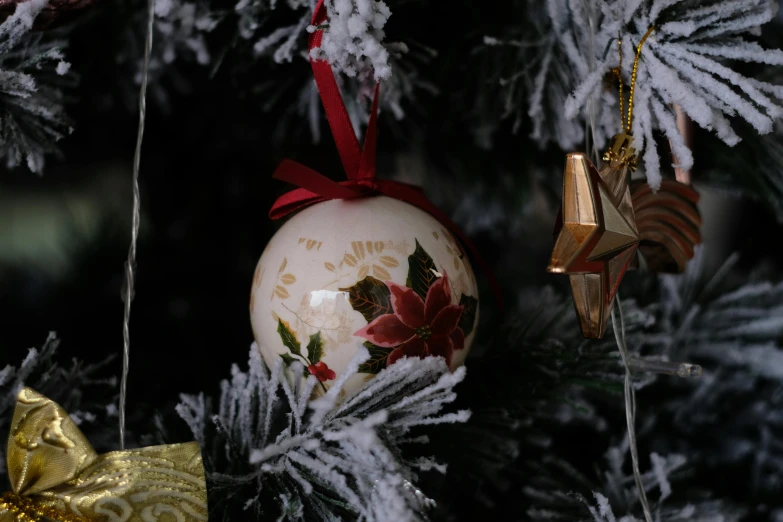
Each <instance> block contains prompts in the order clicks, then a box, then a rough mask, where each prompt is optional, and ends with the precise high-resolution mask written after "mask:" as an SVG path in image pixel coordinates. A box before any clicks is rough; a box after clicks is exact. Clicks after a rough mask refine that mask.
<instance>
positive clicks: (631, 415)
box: [612, 293, 653, 522]
mask: <svg viewBox="0 0 783 522" xmlns="http://www.w3.org/2000/svg"><path fill="white" fill-rule="evenodd" d="M614 299H615V302H614V306H612V329H613V330H614V337H615V339H616V340H617V348H618V349H619V350H620V357H622V359H623V365H624V366H625V421H626V423H627V425H628V446H629V448H630V450H631V464H632V466H633V478H634V480H635V481H636V489H637V491H638V493H639V500H640V501H641V503H642V511H644V519H645V520H646V521H647V522H653V518H652V512H651V511H650V503H649V501H648V500H647V492H646V491H645V489H644V484H643V482H642V472H641V471H640V470H639V448H638V446H637V444H636V392H635V391H634V389H633V381H632V373H631V365H630V362H629V361H630V357H629V356H628V346H627V345H626V343H625V319H624V317H623V307H622V305H621V303H620V294H619V293H618V294H616V295H615V297H614ZM615 308H617V310H618V312H619V316H620V328H618V327H617V319H616V317H615Z"/></svg>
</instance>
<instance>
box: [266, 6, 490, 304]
mask: <svg viewBox="0 0 783 522" xmlns="http://www.w3.org/2000/svg"><path fill="white" fill-rule="evenodd" d="M326 21H327V12H326V6H325V5H324V0H319V2H318V4H317V5H316V7H315V13H314V14H313V19H312V22H311V24H312V25H313V26H315V27H319V26H321V25H322V24H324V23H325V22H326ZM322 38H323V29H317V30H316V31H314V32H313V33H312V34H311V35H310V39H309V49H310V50H311V51H312V50H313V49H316V48H319V47H320V46H321V39H322ZM310 64H311V65H312V68H313V74H314V75H315V83H316V84H317V85H318V92H319V93H320V95H321V101H322V102H323V104H324V109H325V111H326V118H327V120H329V126H330V127H331V129H332V135H333V136H334V141H335V143H336V144H337V150H338V152H339V153H340V159H341V160H342V163H343V168H344V169H345V173H346V174H347V176H348V180H347V181H341V182H339V183H338V182H335V181H332V180H331V179H329V178H327V177H326V176H324V175H322V174H320V173H318V172H316V171H314V170H313V169H311V168H309V167H306V166H304V165H302V164H301V163H297V162H295V161H292V160H289V159H286V160H283V161H282V162H281V163H280V165H279V166H278V167H277V170H276V171H275V173H274V175H273V178H274V179H279V180H282V181H286V182H288V183H291V184H292V185H296V186H298V187H300V188H298V189H294V190H292V191H291V192H288V193H286V194H283V195H282V196H280V197H279V198H278V199H277V201H275V204H274V205H272V209H271V210H270V211H269V217H270V218H272V219H280V218H282V217H285V216H287V215H288V214H291V213H293V212H296V211H297V210H301V209H303V208H305V207H307V206H309V205H312V204H314V203H320V202H322V201H327V200H330V199H354V198H362V197H368V196H377V195H383V196H388V197H390V198H394V199H397V200H400V201H404V202H406V203H409V204H411V205H413V206H415V207H418V208H420V209H421V210H424V211H425V212H427V213H429V214H430V215H432V216H433V217H434V218H435V219H437V220H438V221H440V222H441V223H442V224H443V225H444V226H446V227H447V228H448V229H449V230H451V232H452V233H454V234H455V235H456V236H457V237H459V238H460V240H462V242H463V243H464V244H465V246H466V247H467V248H468V249H469V250H470V252H471V254H472V255H473V257H474V258H475V259H476V261H477V262H478V263H479V265H481V268H482V269H483V270H484V272H485V273H486V274H487V277H488V279H489V281H490V285H491V286H492V291H493V292H494V293H495V297H496V298H497V300H498V304H499V305H500V307H501V308H502V306H503V300H502V293H501V292H500V286H499V285H498V283H497V280H496V279H495V277H494V276H493V274H492V272H491V270H490V269H489V267H488V265H487V263H486V262H485V261H484V259H483V258H482V257H481V255H480V254H479V252H478V249H477V248H476V247H475V245H473V243H472V242H471V241H470V239H468V237H467V236H466V235H465V233H464V232H462V230H460V228H459V227H458V226H457V225H456V224H455V223H454V222H453V221H451V219H449V217H448V216H447V215H446V214H444V213H443V212H442V211H441V210H440V209H439V208H438V207H436V206H435V205H433V204H432V203H431V202H430V201H429V200H428V199H427V196H425V195H424V192H423V191H422V190H421V188H419V187H415V186H413V185H409V184H407V183H402V182H399V181H392V180H385V179H378V178H376V177H375V148H376V136H377V119H378V90H379V86H378V85H376V87H375V95H374V97H373V101H372V109H371V111H370V119H369V122H368V124H367V134H366V135H365V138H364V148H363V149H362V148H360V147H359V140H358V139H357V138H356V134H355V133H354V130H353V125H352V124H351V120H350V118H349V117H348V111H347V109H346V108H345V104H344V103H343V99H342V96H341V95H340V89H339V87H338V86H337V80H336V79H335V77H334V74H333V72H332V66H331V65H330V64H329V62H327V61H326V60H314V59H312V58H311V59H310Z"/></svg>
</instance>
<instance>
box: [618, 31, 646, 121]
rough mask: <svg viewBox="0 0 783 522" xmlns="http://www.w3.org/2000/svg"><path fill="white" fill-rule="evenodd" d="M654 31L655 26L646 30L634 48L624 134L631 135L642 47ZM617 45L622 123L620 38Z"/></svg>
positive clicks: (623, 107) (621, 49)
mask: <svg viewBox="0 0 783 522" xmlns="http://www.w3.org/2000/svg"><path fill="white" fill-rule="evenodd" d="M654 30H655V26H654V25H653V26H651V27H650V28H649V29H647V32H646V33H644V36H643V37H642V39H641V40H640V41H639V45H637V46H636V57H635V58H634V60H633V70H632V72H631V93H630V95H629V96H628V119H627V120H626V123H625V132H626V133H628V134H630V133H631V123H632V122H633V96H634V91H635V90H636V74H637V72H638V71H639V58H641V56H642V46H644V42H646V41H647V38H649V37H650V35H651V34H652V32H653V31H654ZM617 44H618V46H617V47H618V50H619V54H620V64H619V66H618V67H617V69H616V74H617V77H618V80H619V83H620V121H621V122H622V121H623V119H625V114H624V113H625V96H624V94H623V77H622V67H623V39H622V37H620V38H618V40H617Z"/></svg>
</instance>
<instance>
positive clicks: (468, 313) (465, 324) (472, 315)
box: [459, 294, 478, 337]
mask: <svg viewBox="0 0 783 522" xmlns="http://www.w3.org/2000/svg"><path fill="white" fill-rule="evenodd" d="M459 304H460V306H464V307H465V308H464V309H463V310H462V317H460V318H459V327H460V328H462V332H463V333H464V334H465V337H467V336H468V335H470V333H471V332H472V331H473V326H474V324H475V323H476V311H477V310H478V299H476V298H475V297H471V296H469V295H465V294H462V296H461V297H460V298H459Z"/></svg>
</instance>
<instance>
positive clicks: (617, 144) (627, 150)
mask: <svg viewBox="0 0 783 522" xmlns="http://www.w3.org/2000/svg"><path fill="white" fill-rule="evenodd" d="M654 30H655V26H654V25H653V26H651V27H650V28H649V29H648V30H647V32H646V33H645V34H644V36H643V37H642V39H641V40H640V41H639V45H637V46H636V57H635V58H634V60H633V70H632V72H631V87H630V93H629V95H628V116H627V118H626V114H625V85H624V83H623V75H622V68H623V38H622V35H620V36H618V38H617V47H618V51H619V55H620V63H619V64H618V66H617V68H615V69H614V70H613V72H614V74H615V75H616V76H617V80H618V83H619V85H620V126H621V127H622V130H621V132H620V134H618V135H617V136H615V137H614V138H613V139H612V142H611V145H610V146H609V150H607V151H606V153H605V154H604V161H605V162H607V163H612V164H618V163H622V164H626V165H628V166H629V167H630V168H631V170H635V169H636V155H635V151H634V149H633V147H632V144H633V143H632V142H633V138H632V135H631V132H632V123H633V100H634V93H635V92H636V75H637V72H638V70H639V59H640V58H641V56H642V46H644V42H646V41H647V38H649V37H650V35H651V34H652V32H653V31H654Z"/></svg>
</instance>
